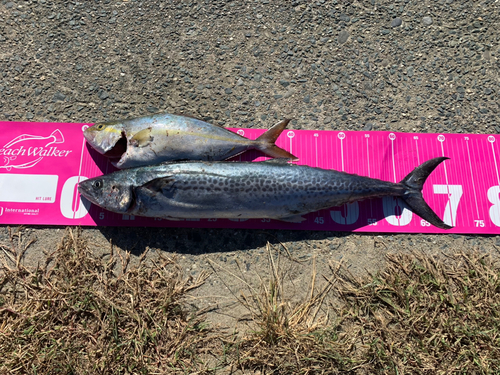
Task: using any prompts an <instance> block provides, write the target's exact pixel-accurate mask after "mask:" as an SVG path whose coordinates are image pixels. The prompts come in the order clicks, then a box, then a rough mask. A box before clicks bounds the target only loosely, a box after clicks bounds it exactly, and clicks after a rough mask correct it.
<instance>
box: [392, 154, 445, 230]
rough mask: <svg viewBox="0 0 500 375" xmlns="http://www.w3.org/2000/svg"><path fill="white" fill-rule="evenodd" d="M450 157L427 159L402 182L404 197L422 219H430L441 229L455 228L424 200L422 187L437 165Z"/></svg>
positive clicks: (430, 221) (429, 220)
mask: <svg viewBox="0 0 500 375" xmlns="http://www.w3.org/2000/svg"><path fill="white" fill-rule="evenodd" d="M447 159H449V158H446V157H440V158H434V159H431V160H427V161H426V162H425V163H423V164H421V165H419V166H418V167H417V168H415V169H414V170H413V171H412V172H411V173H409V174H408V175H407V176H406V177H405V178H404V179H403V180H402V181H401V184H402V185H403V186H404V187H405V191H404V193H403V196H402V199H403V200H404V201H405V202H406V204H407V205H408V206H409V207H410V208H411V210H412V211H413V212H415V213H416V214H417V215H418V216H420V217H421V218H422V219H424V220H426V221H428V222H429V223H431V224H432V225H434V226H436V227H438V228H441V229H450V228H453V227H451V226H449V225H448V224H446V223H445V222H444V221H443V220H441V219H440V218H439V217H438V216H437V215H436V213H435V212H434V211H432V208H430V207H429V205H428V204H427V203H426V202H425V201H424V197H423V196H422V188H423V186H424V183H425V180H427V177H429V175H430V174H431V173H432V172H433V171H434V169H436V167H437V166H438V165H439V164H441V163H442V162H443V161H445V160H447Z"/></svg>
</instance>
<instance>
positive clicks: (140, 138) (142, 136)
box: [130, 128, 154, 147]
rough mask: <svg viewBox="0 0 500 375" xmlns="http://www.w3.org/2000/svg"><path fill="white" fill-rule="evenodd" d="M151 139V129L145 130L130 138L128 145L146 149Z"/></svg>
mask: <svg viewBox="0 0 500 375" xmlns="http://www.w3.org/2000/svg"><path fill="white" fill-rule="evenodd" d="M153 139H154V138H153V135H152V134H151V128H146V129H143V130H141V131H139V132H137V133H135V134H134V136H133V137H132V138H130V144H131V145H132V146H136V147H146V146H147V145H149V144H150V143H151V142H153Z"/></svg>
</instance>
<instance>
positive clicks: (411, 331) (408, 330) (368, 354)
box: [335, 251, 500, 374]
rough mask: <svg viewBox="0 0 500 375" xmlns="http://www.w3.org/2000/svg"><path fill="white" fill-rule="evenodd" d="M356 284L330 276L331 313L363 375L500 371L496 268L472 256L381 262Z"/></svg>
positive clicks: (499, 271)
mask: <svg viewBox="0 0 500 375" xmlns="http://www.w3.org/2000/svg"><path fill="white" fill-rule="evenodd" d="M387 259H388V263H389V265H388V267H387V269H386V270H384V271H383V272H381V273H379V274H377V275H374V276H371V277H365V278H362V279H357V278H354V277H353V276H352V275H349V273H348V272H346V271H345V270H341V271H340V272H338V273H336V276H335V278H336V280H337V283H338V284H337V285H338V287H337V288H336V292H337V296H338V297H340V299H341V300H342V301H343V304H342V305H341V306H340V307H338V308H336V311H337V314H338V316H339V318H340V319H341V321H340V325H341V326H342V327H343V328H344V329H345V331H346V337H347V336H348V337H349V340H348V341H349V342H350V344H351V345H352V346H353V348H354V350H353V351H352V356H354V357H355V358H356V360H357V361H358V362H361V363H362V366H361V368H363V369H364V370H365V371H366V373H384V374H498V373H500V265H499V264H498V262H497V261H495V260H494V258H493V257H492V256H491V255H489V254H484V253H478V252H474V251H467V252H460V253H457V254H455V255H453V256H444V255H442V256H440V257H430V256H428V255H425V254H423V253H413V254H410V255H408V254H405V255H403V254H396V255H390V256H388V257H387Z"/></svg>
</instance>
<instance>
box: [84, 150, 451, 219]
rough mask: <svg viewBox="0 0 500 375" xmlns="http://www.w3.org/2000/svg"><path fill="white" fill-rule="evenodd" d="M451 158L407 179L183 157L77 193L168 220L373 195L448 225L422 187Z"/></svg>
mask: <svg viewBox="0 0 500 375" xmlns="http://www.w3.org/2000/svg"><path fill="white" fill-rule="evenodd" d="M446 159H448V158H445V157H439V158H435V159H431V160H428V161H426V162H425V163H423V164H422V165H420V166H418V167H417V168H415V169H414V170H413V171H412V172H411V173H409V174H408V175H407V176H406V177H405V178H404V179H403V180H402V181H401V182H399V183H392V182H387V181H383V180H378V179H374V178H370V177H364V176H358V175H354V174H349V173H345V172H339V171H335V170H326V169H320V168H313V167H308V166H299V165H293V164H288V163H287V162H286V161H285V162H283V161H280V160H276V159H275V160H271V161H266V162H258V163H251V162H250V163H249V162H244V163H234V162H212V163H209V162H183V163H165V164H159V165H155V166H147V167H139V168H132V169H127V170H122V171H117V172H114V173H111V174H109V175H105V176H101V177H95V178H92V179H88V180H85V181H82V182H80V184H79V188H78V190H79V192H80V194H81V195H83V196H84V197H85V198H87V199H88V200H90V201H91V202H92V203H94V204H96V205H98V206H100V207H103V208H105V209H107V210H109V211H112V212H117V213H122V214H130V215H138V216H147V217H158V218H165V219H170V220H176V219H194V218H196V219H198V218H227V219H236V218H239V219H251V218H269V219H276V220H282V221H290V222H301V221H303V220H305V219H304V218H303V217H302V215H304V214H307V213H309V212H314V211H317V210H321V209H325V208H330V207H335V206H340V205H342V204H345V203H351V202H355V201H359V200H363V199H368V198H379V197H384V196H394V197H400V198H402V199H403V201H405V202H406V204H407V205H408V206H409V207H410V209H411V210H412V211H413V212H414V213H416V214H417V215H418V216H420V217H421V218H422V219H424V220H426V221H428V222H429V223H431V224H433V225H435V226H436V227H438V228H442V229H449V228H451V227H450V226H449V225H447V224H445V223H444V222H443V221H442V220H441V219H440V218H439V217H438V216H437V215H436V214H435V213H434V212H433V211H432V209H431V208H430V207H429V206H428V205H427V203H426V202H425V201H424V199H423V196H422V188H423V185H424V183H425V180H426V179H427V177H428V176H429V175H430V174H431V173H432V171H434V169H435V168H436V167H438V165H439V164H441V163H442V162H443V161H444V160H446Z"/></svg>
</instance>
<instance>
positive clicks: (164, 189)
mask: <svg viewBox="0 0 500 375" xmlns="http://www.w3.org/2000/svg"><path fill="white" fill-rule="evenodd" d="M141 190H146V191H148V193H149V194H161V195H163V196H165V197H167V198H172V196H173V195H174V193H175V179H174V178H173V177H171V176H168V177H161V178H155V179H154V180H152V181H150V182H148V183H146V184H144V185H142V186H141Z"/></svg>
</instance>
